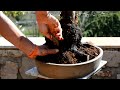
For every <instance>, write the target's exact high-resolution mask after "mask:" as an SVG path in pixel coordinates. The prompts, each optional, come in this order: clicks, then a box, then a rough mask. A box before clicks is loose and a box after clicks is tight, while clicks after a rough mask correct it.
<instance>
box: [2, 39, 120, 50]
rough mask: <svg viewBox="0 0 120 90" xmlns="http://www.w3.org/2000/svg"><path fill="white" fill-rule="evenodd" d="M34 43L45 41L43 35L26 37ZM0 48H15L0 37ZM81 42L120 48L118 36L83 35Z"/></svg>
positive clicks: (39, 43) (38, 43)
mask: <svg viewBox="0 0 120 90" xmlns="http://www.w3.org/2000/svg"><path fill="white" fill-rule="evenodd" d="M28 39H29V40H31V41H32V42H33V43H34V44H36V45H42V44H44V43H45V38H44V37H28ZM0 42H1V43H0V48H14V49H15V48H16V47H15V46H14V45H13V44H11V43H10V42H9V41H7V40H6V39H4V38H3V37H0ZM82 42H92V43H93V44H94V45H96V46H100V47H105V48H120V37H83V38H82Z"/></svg>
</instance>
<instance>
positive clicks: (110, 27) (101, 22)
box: [80, 11, 120, 37]
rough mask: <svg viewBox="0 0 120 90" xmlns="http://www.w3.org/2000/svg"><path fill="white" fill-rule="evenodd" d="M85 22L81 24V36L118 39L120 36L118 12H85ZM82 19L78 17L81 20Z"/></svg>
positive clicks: (119, 14)
mask: <svg viewBox="0 0 120 90" xmlns="http://www.w3.org/2000/svg"><path fill="white" fill-rule="evenodd" d="M87 14H88V15H87V17H86V20H85V19H84V23H81V24H82V26H81V28H82V30H83V36H89V37H91V36H92V37H119V36H120V12H119V11H113V12H112V11H109V12H107V11H106V12H105V11H104V12H102V11H101V12H97V11H96V12H95V11H93V12H92V11H91V12H87ZM82 18H83V17H80V19H82Z"/></svg>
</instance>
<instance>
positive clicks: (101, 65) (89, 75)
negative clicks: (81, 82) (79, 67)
mask: <svg viewBox="0 0 120 90" xmlns="http://www.w3.org/2000/svg"><path fill="white" fill-rule="evenodd" d="M106 63H107V61H105V60H101V62H100V65H99V67H98V68H97V69H96V70H94V71H93V72H91V73H90V74H88V75H87V76H84V77H82V78H77V79H90V78H91V77H92V76H93V75H95V74H96V73H98V72H99V71H100V70H101V69H102V67H103V66H104V65H105V64H106ZM25 74H27V75H31V76H35V77H36V78H41V79H54V78H49V77H45V76H43V75H41V74H40V73H38V71H37V68H36V67H33V68H32V69H30V70H28V71H26V72H25Z"/></svg>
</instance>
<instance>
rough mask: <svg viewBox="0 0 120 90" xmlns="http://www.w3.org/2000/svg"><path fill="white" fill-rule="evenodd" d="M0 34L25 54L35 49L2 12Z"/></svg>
mask: <svg viewBox="0 0 120 90" xmlns="http://www.w3.org/2000/svg"><path fill="white" fill-rule="evenodd" d="M0 34H1V35H2V36H3V37H4V38H5V39H7V40H8V41H10V42H11V43H12V44H13V45H15V46H16V47H17V48H19V49H20V50H22V51H23V52H24V53H26V54H29V53H30V52H32V51H33V49H34V48H35V45H34V44H33V43H32V42H30V41H29V40H28V39H27V38H26V37H25V36H24V34H23V33H22V32H20V30H19V29H18V28H17V27H16V25H15V24H14V23H13V22H12V21H11V20H10V19H9V18H8V17H7V16H5V15H4V14H3V13H2V12H0Z"/></svg>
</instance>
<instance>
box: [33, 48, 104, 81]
mask: <svg viewBox="0 0 120 90" xmlns="http://www.w3.org/2000/svg"><path fill="white" fill-rule="evenodd" d="M95 47H96V48H98V50H99V52H100V54H99V55H98V56H97V57H95V58H94V59H91V60H89V61H86V62H82V63H77V64H55V63H43V62H41V61H38V60H35V62H36V67H37V69H38V72H39V73H40V74H41V75H43V76H46V77H49V78H53V79H72V78H82V77H84V76H86V75H88V74H90V73H91V72H93V71H94V70H96V69H97V67H98V66H99V64H100V61H101V60H102V56H103V50H102V49H101V48H100V47H97V46H95Z"/></svg>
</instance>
